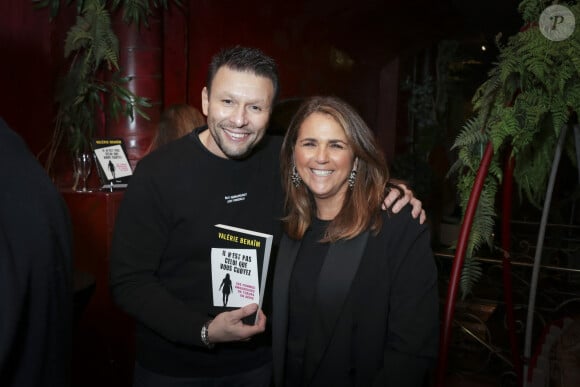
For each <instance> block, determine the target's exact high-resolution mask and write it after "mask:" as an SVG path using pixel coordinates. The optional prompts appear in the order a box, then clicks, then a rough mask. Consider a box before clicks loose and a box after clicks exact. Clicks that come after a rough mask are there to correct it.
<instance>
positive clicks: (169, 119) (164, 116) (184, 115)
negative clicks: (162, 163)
mask: <svg viewBox="0 0 580 387" xmlns="http://www.w3.org/2000/svg"><path fill="white" fill-rule="evenodd" d="M203 125H205V117H204V116H203V114H201V112H200V111H199V110H197V109H196V108H194V107H193V106H189V105H186V104H174V105H171V106H169V107H168V108H167V109H165V110H164V111H163V113H161V117H159V124H158V126H157V132H155V137H153V141H152V142H151V145H150V146H149V151H148V152H151V151H153V150H154V149H157V148H159V147H160V146H162V145H165V144H167V143H168V142H170V141H173V140H176V139H178V138H180V137H182V136H185V135H186V134H188V133H189V132H191V131H192V130H193V129H195V128H197V127H200V126H203Z"/></svg>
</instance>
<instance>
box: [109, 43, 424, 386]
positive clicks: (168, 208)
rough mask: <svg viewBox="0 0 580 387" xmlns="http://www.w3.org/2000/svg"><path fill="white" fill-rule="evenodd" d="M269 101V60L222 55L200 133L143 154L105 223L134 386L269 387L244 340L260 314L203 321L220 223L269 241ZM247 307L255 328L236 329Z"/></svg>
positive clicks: (260, 354)
mask: <svg viewBox="0 0 580 387" xmlns="http://www.w3.org/2000/svg"><path fill="white" fill-rule="evenodd" d="M277 94H278V73H277V68H276V64H275V62H274V61H273V60H272V59H271V58H269V57H268V56H266V55H264V54H263V53H262V52H261V51H259V50H257V49H252V48H241V47H236V48H233V49H229V50H225V51H222V52H220V53H219V54H217V55H216V56H215V57H214V58H213V59H212V62H211V64H210V68H209V71H208V78H207V84H206V87H204V88H203V90H202V110H203V113H204V115H206V116H207V126H204V127H200V128H197V129H196V130H194V131H193V132H192V133H191V134H189V135H187V136H185V137H182V138H181V139H178V140H176V141H174V142H172V143H170V144H168V145H167V146H165V147H162V148H160V149H158V150H157V151H155V152H153V153H151V154H150V155H148V156H147V157H145V158H143V159H142V160H141V161H140V162H139V165H138V167H137V168H136V170H135V173H134V175H133V176H132V178H131V184H130V185H129V188H128V190H127V192H126V193H125V198H124V200H123V203H122V205H121V208H120V209H119V213H118V217H117V223H116V226H115V233H114V239H113V247H112V254H111V288H112V291H113V295H114V297H115V300H116V301H117V303H118V304H119V305H120V306H121V307H122V308H123V309H124V310H125V311H127V312H128V313H129V314H130V315H132V316H134V317H135V319H136V320H137V364H136V366H135V384H134V385H135V386H139V387H145V386H166V385H167V386H169V385H171V386H176V385H179V386H202V385H204V386H206V385H209V386H222V385H223V386H226V385H227V386H231V385H235V386H268V385H269V383H270V378H271V368H270V364H271V355H270V349H269V346H268V342H267V341H268V340H267V339H266V337H267V335H258V336H256V337H253V336H254V335H257V334H258V333H262V332H264V330H265V329H266V316H265V315H264V313H263V312H262V311H257V306H256V305H255V304H252V305H248V306H246V307H243V308H240V309H238V310H234V311H231V312H224V313H220V314H218V315H217V316H215V317H214V318H213V319H212V318H211V316H210V315H209V313H208V310H209V306H210V305H211V291H210V289H211V268H210V258H209V252H210V249H211V242H212V240H213V235H214V231H213V225H215V224H218V223H222V224H229V225H232V226H235V227H241V228H246V229H251V230H255V231H259V232H264V233H269V234H274V241H275V243H274V244H275V245H277V243H278V240H279V237H280V233H281V224H280V222H279V220H280V217H281V216H282V210H283V197H282V196H283V195H282V189H281V185H280V171H279V152H280V146H281V139H280V138H276V137H270V136H265V132H266V128H267V126H268V121H269V119H270V114H271V112H272V108H273V103H274V101H275V99H276V96H277ZM234 197H235V200H231V198H234ZM394 198H396V194H395V195H394V196H393V197H391V198H390V200H391V201H394ZM408 199H409V198H408V197H407V198H406V199H405V200H403V201H402V202H403V203H402V204H399V203H397V204H399V207H402V205H404V204H406V203H407V201H408ZM416 203H419V204H418V208H415V212H416V215H418V212H420V211H421V209H420V202H418V201H417V202H416ZM398 209H399V208H395V209H394V210H398ZM273 256H275V253H273ZM256 311H257V312H258V316H259V319H258V322H257V323H256V325H245V324H243V323H242V321H241V320H242V318H244V317H246V316H249V315H251V314H253V313H256ZM250 338H251V340H250ZM214 345H215V347H214Z"/></svg>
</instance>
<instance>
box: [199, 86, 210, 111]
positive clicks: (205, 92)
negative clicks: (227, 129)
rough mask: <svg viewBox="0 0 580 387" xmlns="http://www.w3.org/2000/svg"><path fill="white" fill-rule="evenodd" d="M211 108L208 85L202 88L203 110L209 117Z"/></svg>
mask: <svg viewBox="0 0 580 387" xmlns="http://www.w3.org/2000/svg"><path fill="white" fill-rule="evenodd" d="M208 108H209V91H208V90H207V86H205V87H204V88H203V89H201V110H202V112H203V114H204V115H205V116H206V117H207V112H208Z"/></svg>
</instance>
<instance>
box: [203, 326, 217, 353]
mask: <svg viewBox="0 0 580 387" xmlns="http://www.w3.org/2000/svg"><path fill="white" fill-rule="evenodd" d="M212 321H213V319H210V320H207V321H206V322H205V324H203V326H202V327H201V342H202V343H203V344H204V345H205V346H206V347H207V348H209V349H212V348H213V347H214V346H215V344H214V343H210V342H209V334H208V327H209V324H211V322H212Z"/></svg>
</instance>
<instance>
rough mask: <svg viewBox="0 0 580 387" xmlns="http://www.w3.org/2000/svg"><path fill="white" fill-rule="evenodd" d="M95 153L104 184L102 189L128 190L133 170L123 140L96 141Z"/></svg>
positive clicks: (100, 176)
mask: <svg viewBox="0 0 580 387" xmlns="http://www.w3.org/2000/svg"><path fill="white" fill-rule="evenodd" d="M93 152H94V155H95V160H96V164H97V171H98V173H99V178H100V180H101V184H102V185H101V189H110V190H113V189H116V188H126V187H127V184H128V182H129V178H130V177H131V176H132V175H133V170H132V169H131V164H130V163H129V158H128V157H127V151H126V149H125V144H124V142H123V139H121V138H99V139H94V140H93Z"/></svg>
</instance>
